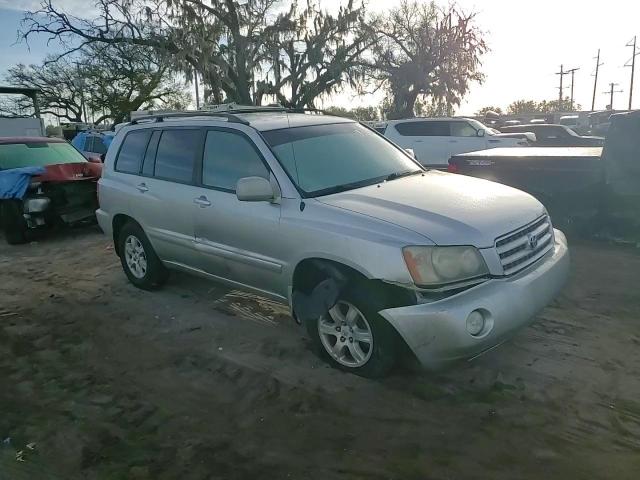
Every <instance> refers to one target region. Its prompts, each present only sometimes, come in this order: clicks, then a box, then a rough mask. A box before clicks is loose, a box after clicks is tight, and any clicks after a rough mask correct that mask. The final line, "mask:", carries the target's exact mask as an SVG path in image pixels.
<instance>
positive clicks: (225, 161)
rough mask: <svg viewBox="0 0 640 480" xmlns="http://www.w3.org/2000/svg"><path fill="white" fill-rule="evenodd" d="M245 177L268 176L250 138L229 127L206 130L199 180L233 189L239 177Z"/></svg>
mask: <svg viewBox="0 0 640 480" xmlns="http://www.w3.org/2000/svg"><path fill="white" fill-rule="evenodd" d="M244 177H263V178H269V171H268V170H267V167H266V166H265V165H264V163H263V162H262V158H261V157H260V155H259V154H258V152H257V151H256V149H255V148H254V146H253V144H252V143H251V142H250V140H248V139H247V138H245V137H243V136H242V135H239V134H237V133H231V132H228V131H221V130H210V131H209V132H207V140H206V142H205V146H204V158H203V162H202V183H203V184H204V185H207V186H209V187H216V188H222V189H225V190H230V191H234V192H235V190H236V184H237V183H238V180H240V179H241V178H244Z"/></svg>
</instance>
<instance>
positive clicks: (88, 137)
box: [71, 131, 115, 162]
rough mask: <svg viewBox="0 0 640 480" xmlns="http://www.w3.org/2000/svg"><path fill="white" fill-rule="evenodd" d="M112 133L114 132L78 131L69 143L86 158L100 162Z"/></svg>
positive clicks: (112, 135)
mask: <svg viewBox="0 0 640 480" xmlns="http://www.w3.org/2000/svg"><path fill="white" fill-rule="evenodd" d="M114 135H115V133H114V132H104V133H102V132H94V131H87V132H79V133H78V134H77V135H76V136H75V137H74V138H73V140H72V141H71V145H73V146H74V147H76V148H77V149H78V150H80V151H81V152H82V154H83V155H84V156H85V157H86V158H87V159H88V160H90V161H94V162H102V159H103V158H104V156H105V155H106V153H107V150H108V149H109V145H111V141H112V140H113V137H114Z"/></svg>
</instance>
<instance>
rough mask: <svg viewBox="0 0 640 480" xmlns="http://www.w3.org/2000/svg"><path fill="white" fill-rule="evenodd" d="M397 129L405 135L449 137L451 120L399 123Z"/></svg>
mask: <svg viewBox="0 0 640 480" xmlns="http://www.w3.org/2000/svg"><path fill="white" fill-rule="evenodd" d="M396 130H397V131H398V133H399V134H400V135H402V136H403V137H448V136H449V135H450V130H449V122H405V123H398V124H397V125H396Z"/></svg>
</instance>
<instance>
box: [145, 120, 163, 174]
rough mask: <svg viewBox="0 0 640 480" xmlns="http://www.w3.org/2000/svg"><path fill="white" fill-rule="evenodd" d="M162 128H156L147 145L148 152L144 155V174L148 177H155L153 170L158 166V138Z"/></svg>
mask: <svg viewBox="0 0 640 480" xmlns="http://www.w3.org/2000/svg"><path fill="white" fill-rule="evenodd" d="M161 134H162V130H154V132H153V134H152V135H151V140H150V141H149V146H148V147H147V153H146V154H145V156H144V162H143V164H142V174H143V175H145V176H147V177H153V170H154V169H155V166H156V152H157V151H158V140H160V135H161Z"/></svg>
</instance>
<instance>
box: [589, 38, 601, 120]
mask: <svg viewBox="0 0 640 480" xmlns="http://www.w3.org/2000/svg"><path fill="white" fill-rule="evenodd" d="M603 65H604V63H600V49H598V56H597V57H596V73H595V75H594V76H595V77H596V78H595V80H594V81H593V100H591V111H592V112H595V110H596V91H597V90H598V73H599V72H600V67H601V66H603Z"/></svg>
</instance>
